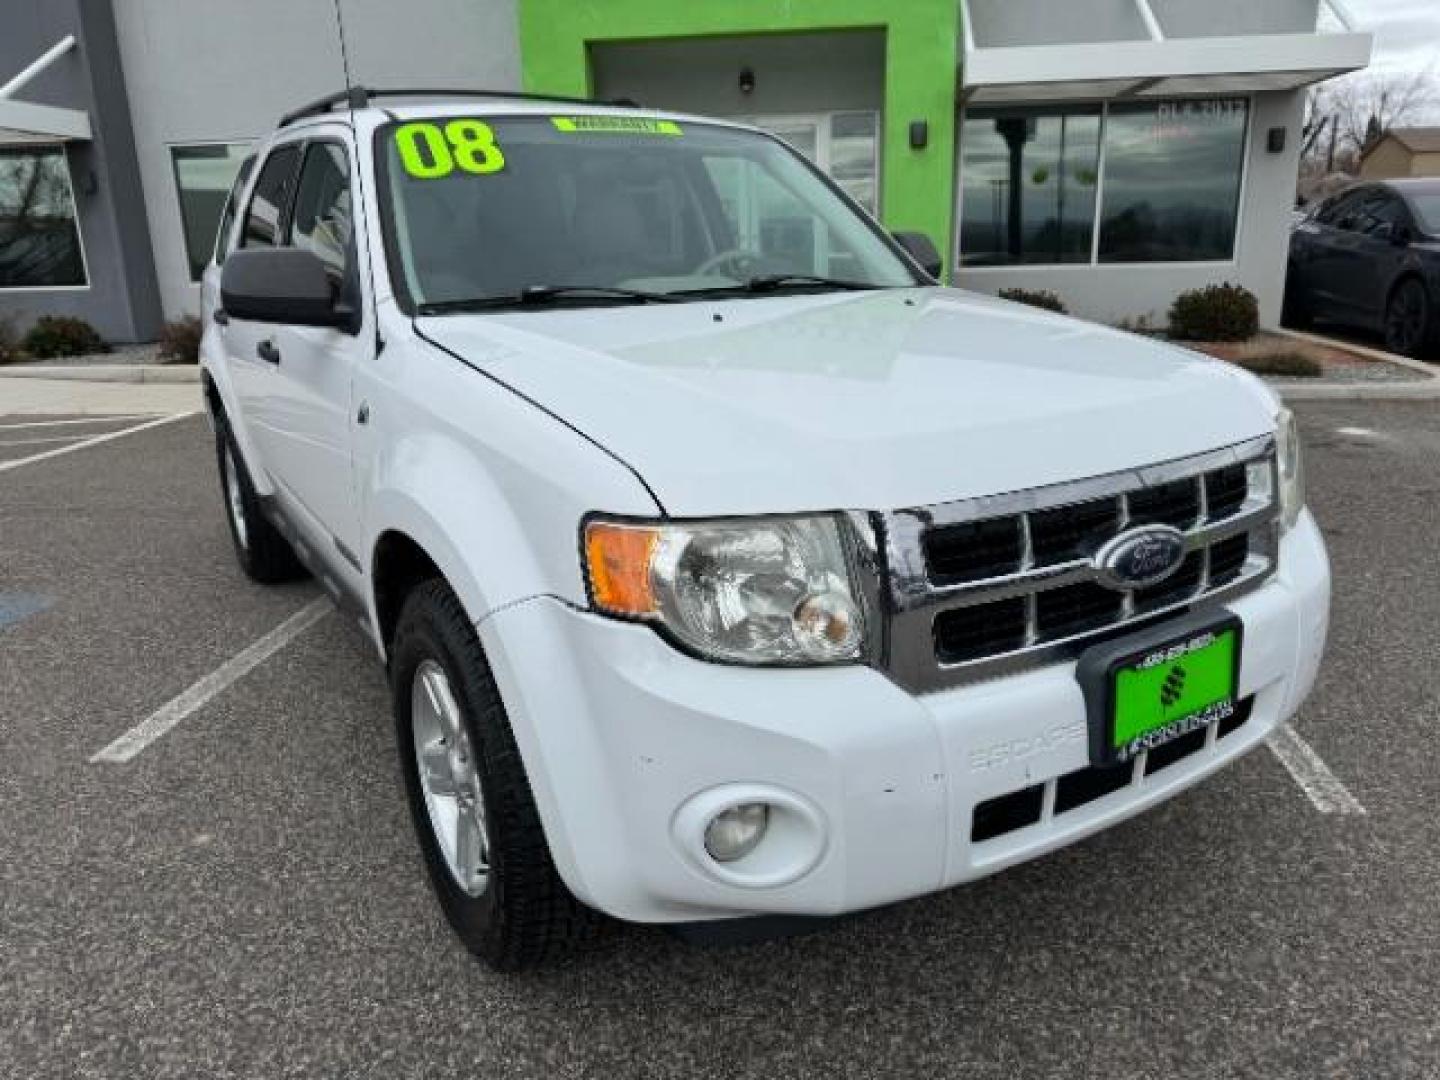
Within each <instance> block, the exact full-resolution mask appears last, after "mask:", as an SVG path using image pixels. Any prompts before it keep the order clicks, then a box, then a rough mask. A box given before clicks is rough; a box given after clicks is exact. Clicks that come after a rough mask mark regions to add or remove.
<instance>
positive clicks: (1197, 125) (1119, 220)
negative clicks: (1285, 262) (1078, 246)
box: [1100, 99, 1248, 262]
mask: <svg viewBox="0 0 1440 1080" xmlns="http://www.w3.org/2000/svg"><path fill="white" fill-rule="evenodd" d="M1247 116H1248V107H1247V103H1246V102H1245V101H1244V100H1243V99H1217V100H1206V101H1157V102H1146V103H1143V104H1142V103H1134V104H1128V103H1127V104H1124V105H1112V106H1111V107H1110V110H1109V115H1108V116H1107V118H1106V124H1105V208H1104V211H1103V212H1102V213H1101V216H1100V261H1101V262H1216V261H1221V260H1225V259H1229V258H1232V257H1233V256H1234V254H1235V223H1236V217H1237V215H1238V212H1239V207H1240V174H1241V170H1242V169H1243V168H1244V158H1245V125H1246V120H1247Z"/></svg>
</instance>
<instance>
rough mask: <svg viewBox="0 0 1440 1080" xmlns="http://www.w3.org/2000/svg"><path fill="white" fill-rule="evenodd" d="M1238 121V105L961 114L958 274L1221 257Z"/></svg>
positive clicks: (1235, 173)
mask: <svg viewBox="0 0 1440 1080" xmlns="http://www.w3.org/2000/svg"><path fill="white" fill-rule="evenodd" d="M1248 113H1249V106H1248V102H1247V101H1245V100H1244V99H1243V98H1212V99H1203V100H1198V99H1197V100H1182V101H1149V102H1125V103H1122V104H1116V105H1112V106H1110V107H1109V108H1108V109H1102V108H1101V107H1099V106H1075V107H1062V106H1055V107H1045V108H1024V107H1019V108H994V109H972V110H970V111H969V112H968V113H967V114H966V117H965V122H964V125H963V128H962V131H961V170H960V172H961V205H960V262H961V264H962V265H965V266H1010V265H1019V264H1027V263H1028V264H1036V263H1044V264H1054V263H1089V262H1091V261H1092V258H1091V253H1092V250H1095V248H1096V247H1098V251H1099V260H1100V261H1101V262H1109V263H1118V262H1199V261H1206V262H1210V261H1223V260H1228V259H1231V258H1233V257H1234V250H1235V234H1236V218H1237V216H1238V213H1239V205H1240V177H1241V172H1242V170H1243V168H1244V157H1245V135H1246V125H1247V122H1248V119H1249V116H1248ZM1102 139H1103V140H1104V154H1103V161H1104V165H1103V170H1104V176H1103V183H1102V182H1101V181H1102V177H1101V176H1100V170H1101V168H1102V166H1101V164H1100V163H1101V160H1102V155H1101V153H1100V144H1101V140H1102ZM1100 191H1103V193H1104V194H1103V196H1102V198H1103V206H1097V203H1096V199H1097V193H1098V192H1100ZM1097 221H1098V228H1099V230H1100V235H1099V241H1098V245H1097V244H1096V243H1095V229H1096V228H1097Z"/></svg>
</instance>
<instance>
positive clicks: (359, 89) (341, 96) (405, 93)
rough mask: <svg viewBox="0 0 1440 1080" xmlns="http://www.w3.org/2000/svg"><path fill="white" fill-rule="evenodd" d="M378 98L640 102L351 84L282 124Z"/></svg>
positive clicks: (635, 104) (630, 105) (283, 119)
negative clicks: (340, 106)
mask: <svg viewBox="0 0 1440 1080" xmlns="http://www.w3.org/2000/svg"><path fill="white" fill-rule="evenodd" d="M378 97H467V98H509V99H512V100H515V101H554V102H559V103H563V104H566V105H612V106H618V107H620V108H626V109H638V108H639V107H640V106H639V103H638V102H634V101H631V100H630V99H629V98H620V99H617V100H615V101H600V100H597V99H596V98H582V97H565V96H564V95H562V94H527V93H524V92H522V91H519V90H474V89H462V88H459V87H423V88H416V87H403V86H399V87H393V88H387V89H383V90H377V89H374V88H373V87H366V86H352V87H350V88H349V89H348V90H339V91H336V92H335V93H333V94H326V95H325V96H324V97H322V98H317V99H316V100H315V101H312V102H310V103H309V104H308V105H302V106H300V108H298V109H295V110H294V111H292V112H288V113H286V114H285V115H284V116H282V117H281V118H280V126H281V127H284V126H285V125H286V124H293V123H294V122H295V121H296V120H303V119H305V118H306V117H307V116H321V115H324V114H325V113H327V112H329V111H330V110H331V109H333V108H334V107H335V106H336V105H339V104H342V103H343V104H345V105H346V106H347V107H348V108H351V109H363V108H365V107H366V106H367V105H369V104H370V102H371V101H372V100H373V99H374V98H378Z"/></svg>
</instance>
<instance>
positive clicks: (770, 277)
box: [672, 274, 885, 296]
mask: <svg viewBox="0 0 1440 1080" xmlns="http://www.w3.org/2000/svg"><path fill="white" fill-rule="evenodd" d="M817 287H818V288H824V289H846V290H850V291H856V292H858V291H861V290H866V289H883V288H884V287H885V286H883V285H871V284H870V283H869V282H865V281H846V280H844V279H843V278H831V277H820V276H819V275H817V274H761V275H760V276H758V277H752V278H749V279H747V280H745V281H743V282H741V283H740V284H738V285H713V286H711V287H709V288H705V289H684V290H681V291H680V292H678V293H674V294H672V295H675V296H725V295H727V294H735V293H750V294H761V293H772V292H779V291H780V290H781V289H791V288H798V289H810V288H817Z"/></svg>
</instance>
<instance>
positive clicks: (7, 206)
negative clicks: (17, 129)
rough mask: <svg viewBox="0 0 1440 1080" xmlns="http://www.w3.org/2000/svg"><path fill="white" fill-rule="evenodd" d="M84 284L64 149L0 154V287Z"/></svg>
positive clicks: (83, 262) (11, 151)
mask: <svg viewBox="0 0 1440 1080" xmlns="http://www.w3.org/2000/svg"><path fill="white" fill-rule="evenodd" d="M84 284H86V281H85V261H84V258H83V257H82V256H81V252H80V230H79V229H78V228H77V226H76V224H75V197H74V193H73V192H72V191H71V188H70V169H69V167H68V166H67V165H66V162H65V151H64V150H62V149H60V148H59V147H53V148H52V147H45V148H42V149H29V148H27V149H23V150H19V149H16V150H0V289H25V288H56V287H63V286H74V285H84Z"/></svg>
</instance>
